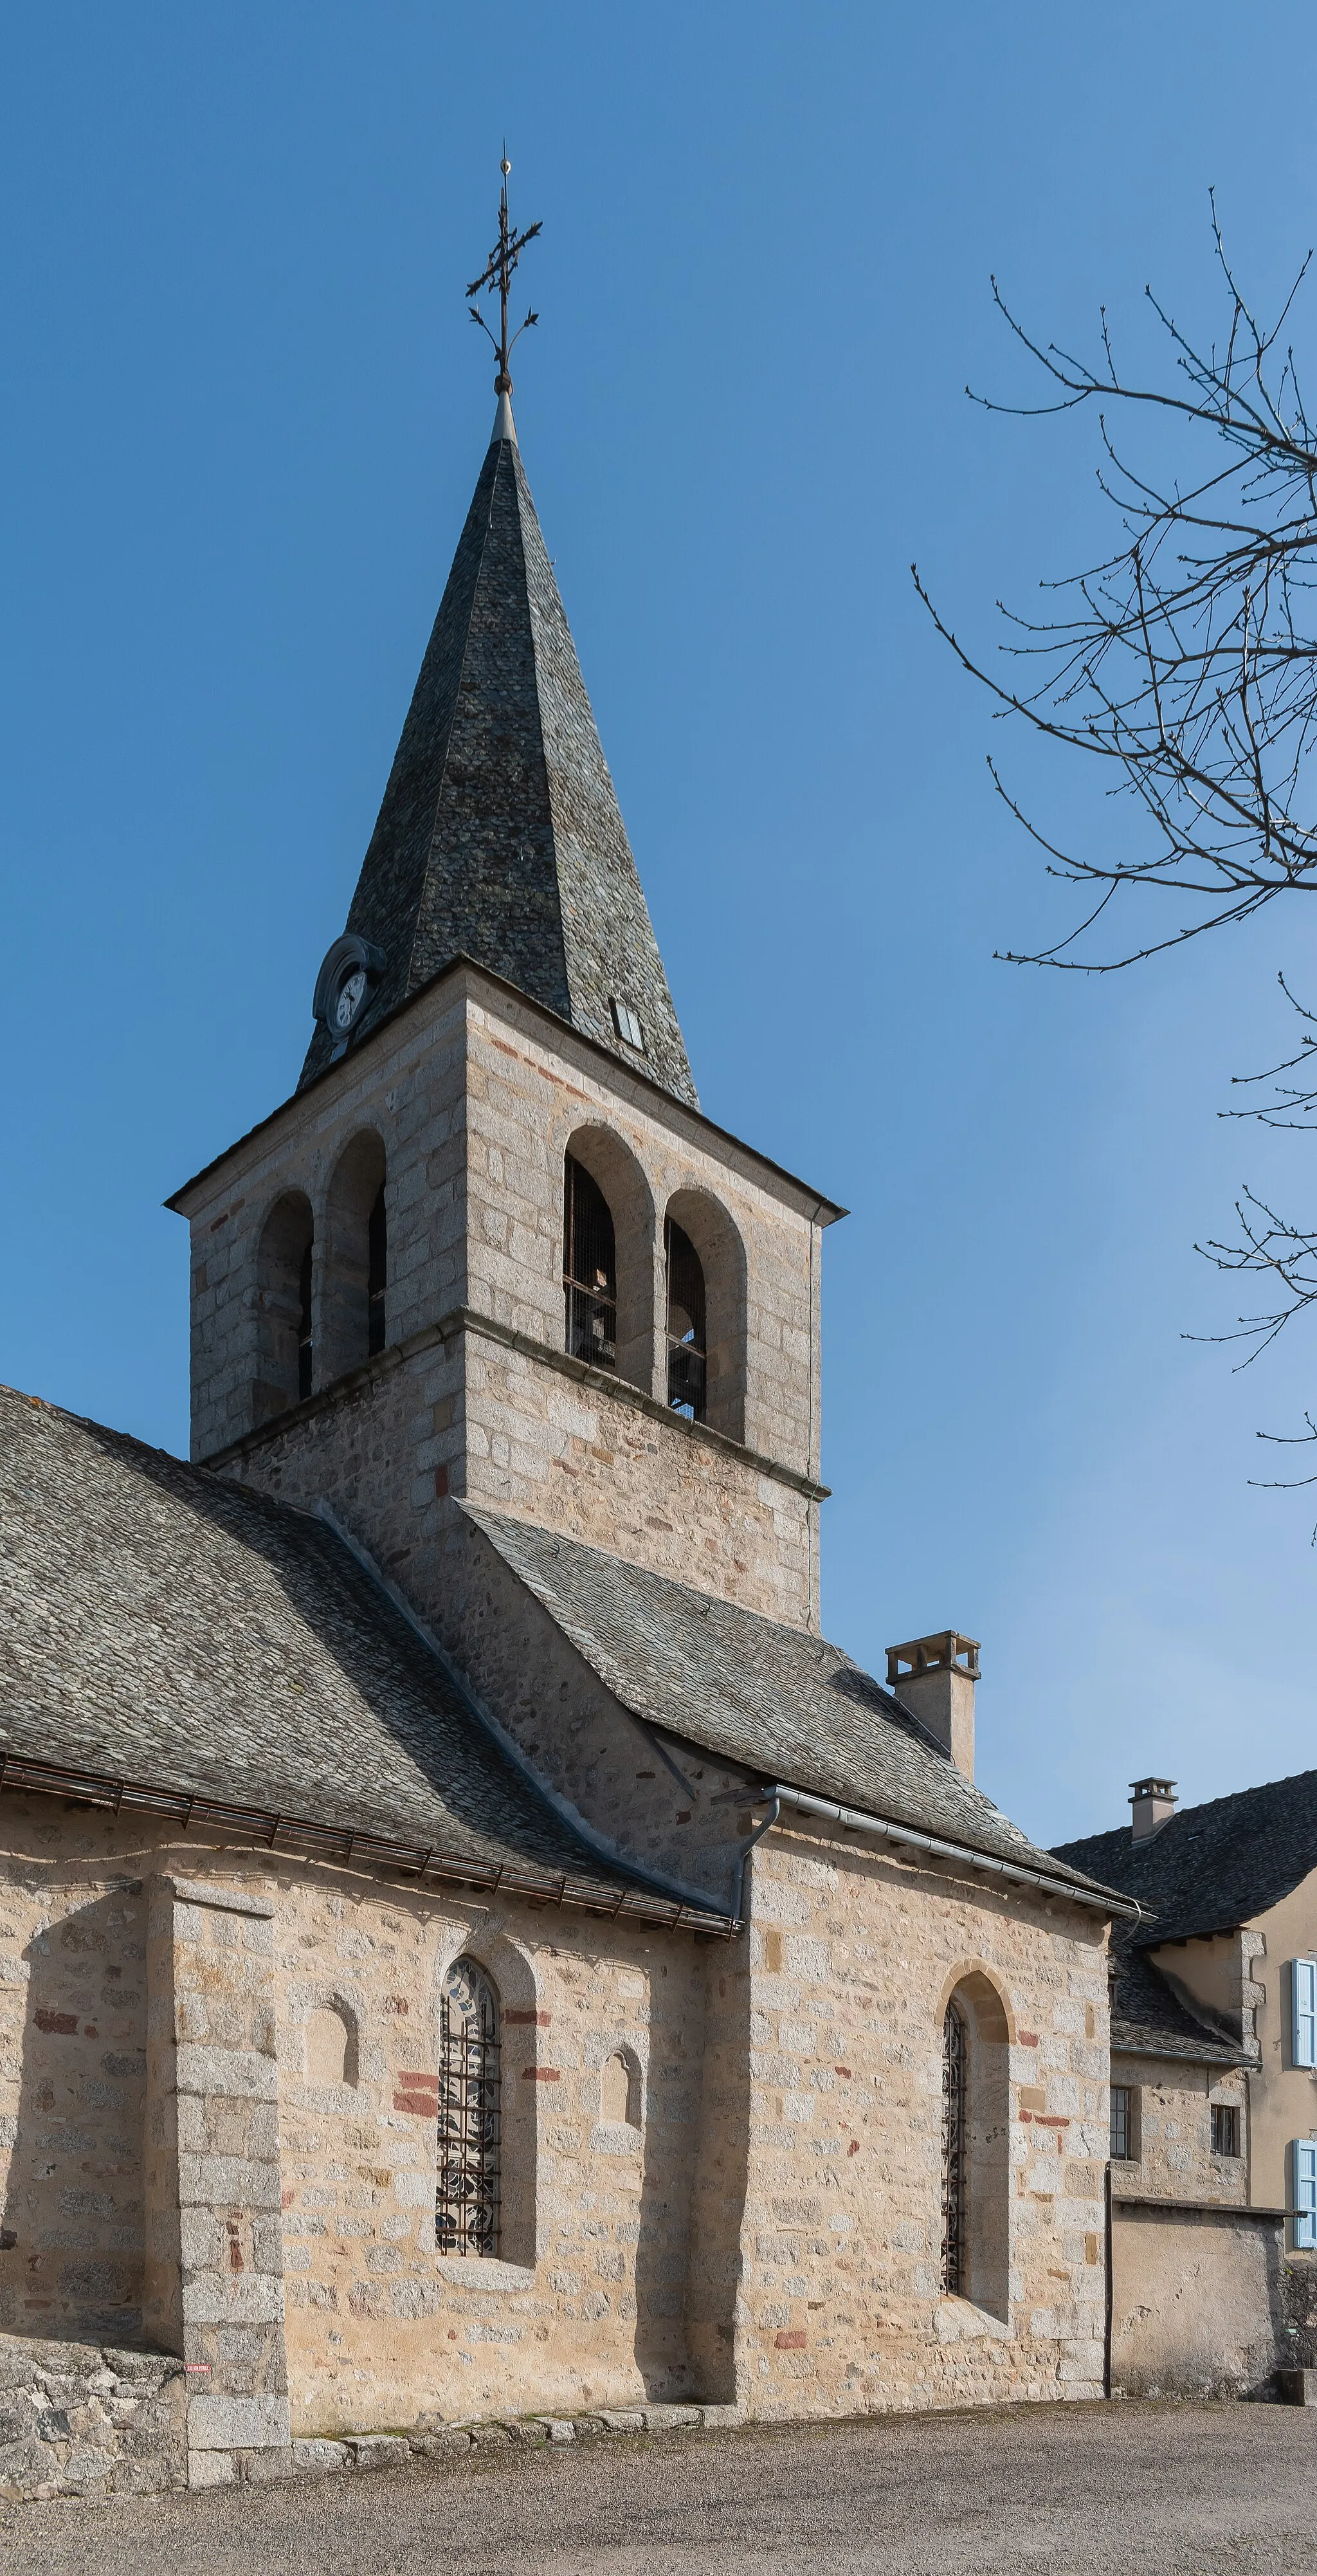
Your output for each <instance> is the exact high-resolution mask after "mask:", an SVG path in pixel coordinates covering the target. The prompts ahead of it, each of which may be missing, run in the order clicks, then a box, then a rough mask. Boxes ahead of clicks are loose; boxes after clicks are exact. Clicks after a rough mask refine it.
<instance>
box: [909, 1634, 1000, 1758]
mask: <svg viewBox="0 0 1317 2576" xmlns="http://www.w3.org/2000/svg"><path fill="white" fill-rule="evenodd" d="M902 1665H904V1666H905V1667H906V1669H905V1671H902V1669H901V1667H902ZM978 1677H979V1649H978V1642H977V1640H976V1639H975V1638H973V1637H962V1636H960V1635H959V1634H958V1632H957V1631H956V1629H954V1628H944V1629H943V1631H942V1633H941V1635H940V1636H937V1637H916V1639H915V1641H914V1643H913V1645H909V1646H889V1647H888V1649H887V1687H888V1689H889V1691H892V1692H894V1694H895V1696H896V1697H897V1699H899V1700H900V1702H901V1705H902V1707H903V1708H908V1709H909V1710H910V1712H911V1714H912V1716H914V1717H917V1718H920V1719H921V1720H922V1722H923V1724H924V1725H925V1726H926V1727H927V1728H928V1730H929V1732H930V1734H932V1735H935V1736H936V1737H937V1740H938V1742H939V1744H944V1745H945V1746H946V1749H947V1751H948V1753H949V1754H950V1756H951V1759H952V1761H953V1762H954V1763H955V1766H956V1769H957V1770H958V1771H963V1772H964V1774H965V1777H966V1779H967V1780H972V1779H973V1777H974V1685H975V1683H976V1681H977V1680H978Z"/></svg>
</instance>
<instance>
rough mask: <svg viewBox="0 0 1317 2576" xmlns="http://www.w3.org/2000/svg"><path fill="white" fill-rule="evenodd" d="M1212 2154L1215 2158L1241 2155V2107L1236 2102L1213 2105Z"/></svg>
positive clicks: (1215, 2103)
mask: <svg viewBox="0 0 1317 2576" xmlns="http://www.w3.org/2000/svg"><path fill="white" fill-rule="evenodd" d="M1212 2153H1213V2155H1214V2156H1237V2155H1238V2153H1239V2106H1238V2104H1237V2103H1235V2102H1214V2103H1213V2104H1212Z"/></svg>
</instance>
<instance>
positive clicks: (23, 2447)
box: [0, 2334, 187, 2503]
mask: <svg viewBox="0 0 1317 2576" xmlns="http://www.w3.org/2000/svg"><path fill="white" fill-rule="evenodd" d="M186 2385H187V2383H186V2379H185V2377H184V2372H183V2365H182V2363H181V2362H180V2361H176V2360H175V2359H174V2358H173V2356H172V2355H171V2354H169V2353H153V2352H140V2351H134V2350H129V2351H119V2350H117V2349H115V2348H114V2347H113V2346H111V2347H110V2348H109V2349H102V2348H100V2347H99V2346H97V2345H96V2344H81V2343H69V2342H64V2341H50V2342H42V2341H41V2340H40V2339H36V2338H33V2337H31V2336H28V2335H7V2334H0V2501H3V2502H6V2503H18V2502H19V2501H20V2500H22V2499H25V2498H35V2499H36V2500H37V2501H38V2502H42V2501H44V2500H45V2499H46V2498H48V2497H50V2496H77V2497H79V2498H81V2499H89V2498H91V2497H94V2496H107V2495H158V2494H160V2492H161V2491H162V2490H163V2489H164V2488H167V2487H183V2486H186V2485H187V2426H186V2394H185V2392H186Z"/></svg>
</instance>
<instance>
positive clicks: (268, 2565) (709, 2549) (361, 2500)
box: [0, 2404, 1317, 2576]
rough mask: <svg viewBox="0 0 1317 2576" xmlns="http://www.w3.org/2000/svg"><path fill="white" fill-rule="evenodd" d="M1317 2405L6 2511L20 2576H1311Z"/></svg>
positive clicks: (983, 2425)
mask: <svg viewBox="0 0 1317 2576" xmlns="http://www.w3.org/2000/svg"><path fill="white" fill-rule="evenodd" d="M1315 2468H1317V2414H1309V2413H1307V2412H1305V2411H1304V2410H1302V2409H1301V2408H1290V2407H1279V2406H1160V2405H1152V2404H1141V2405H1127V2406H1092V2405H1088V2406H1075V2407H1059V2406H1058V2407H1047V2408H1043V2407H1040V2408H1038V2409H1037V2410H1034V2409H1031V2408H1024V2407H1021V2408H1019V2409H1018V2410H1015V2411H1013V2412H1011V2413H999V2414H973V2415H942V2416H923V2417H921V2418H920V2419H919V2420H918V2421H915V2422H910V2421H894V2420H891V2419H885V2420H884V2419H880V2420H878V2421H876V2422H872V2423H864V2424H827V2425H814V2426H803V2427H802V2426H794V2427H791V2428H790V2429H787V2430H774V2431H771V2432H770V2431H760V2430H748V2431H745V2432H736V2433H715V2434H701V2433H666V2434H661V2435H658V2436H654V2437H648V2438H639V2439H636V2438H629V2437H612V2438H609V2439H601V2440H598V2441H595V2442H592V2443H590V2444H588V2445H585V2444H582V2445H581V2446H580V2447H579V2448H578V2449H572V2450H568V2451H556V2452H544V2451H533V2452H515V2453H509V2452H506V2451H493V2452H486V2453H484V2454H483V2455H473V2456H472V2457H471V2458H470V2459H467V2460H462V2461H459V2462H457V2463H447V2462H445V2463H440V2464H434V2463H431V2462H428V2461H426V2462H417V2463H415V2464H414V2465H413V2466H412V2467H410V2468H404V2469H397V2470H380V2471H376V2472H371V2473H369V2474H365V2473H358V2474H355V2475H353V2474H340V2475H338V2476H333V2477H326V2478H318V2479H302V2480H299V2481H297V2482H296V2483H295V2484H291V2485H286V2486H275V2487H249V2488H246V2489H236V2490H232V2491H230V2492H228V2493H220V2494H205V2495H196V2496H151V2497H143V2498H140V2499H137V2498H134V2499H128V2498H118V2499H116V2500H114V2501H113V2502H111V2503H108V2504H95V2505H94V2504H45V2505H24V2506H21V2507H19V2508H17V2509H16V2510H15V2509H12V2508H11V2509H10V2510H9V2511H8V2512H5V2511H3V2510H0V2565H3V2567H4V2568H6V2569H9V2568H12V2569H14V2570H15V2571H19V2570H21V2571H22V2576H84V2571H85V2576H138V2571H139V2570H140V2571H147V2570H149V2571H150V2576H248V2571H259V2576H268V2571H271V2570H278V2571H280V2576H282V2571H284V2570H287V2571H288V2572H289V2576H422V2571H424V2576H434V2571H440V2576H442V2571H452V2576H505V2571H506V2576H522V2571H526V2570H530V2571H533V2576H766V2571H768V2570H770V2569H771V2570H773V2571H779V2570H781V2569H782V2568H784V2567H790V2568H791V2569H792V2570H793V2576H796V2571H803V2576H860V2571H863V2576H871V2571H873V2576H876V2571H878V2570H880V2569H881V2570H882V2571H883V2576H995V2571H996V2570H998V2569H1002V2570H1005V2569H1007V2568H1009V2569H1010V2570H1011V2571H1012V2576H1031V2571H1035V2570H1036V2571H1038V2576H1108V2571H1111V2576H1131V2571H1142V2570H1148V2571H1153V2570H1155V2571H1156V2576H1253V2571H1254V2570H1257V2571H1259V2576H1261V2571H1264V2570H1265V2576H1314V2571H1317V2504H1315V2502H1314V2469H1315Z"/></svg>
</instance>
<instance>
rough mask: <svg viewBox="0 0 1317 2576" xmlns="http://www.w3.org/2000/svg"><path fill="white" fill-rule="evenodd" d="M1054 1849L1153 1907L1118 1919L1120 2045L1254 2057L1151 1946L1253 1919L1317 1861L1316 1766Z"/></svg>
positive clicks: (1116, 2029)
mask: <svg viewBox="0 0 1317 2576" xmlns="http://www.w3.org/2000/svg"><path fill="white" fill-rule="evenodd" d="M1055 1856H1056V1858H1057V1859H1058V1860H1063V1861H1066V1862H1068V1864H1069V1866H1070V1867H1071V1868H1072V1869H1085V1870H1091V1871H1092V1872H1093V1873H1094V1875H1095V1876H1096V1877H1099V1878H1101V1879H1102V1880H1103V1881H1104V1882H1105V1884H1106V1885H1107V1886H1108V1887H1118V1888H1120V1889H1122V1891H1123V1892H1124V1893H1125V1894H1126V1895H1127V1896H1133V1897H1136V1898H1137V1900H1138V1902H1139V1904H1140V1905H1141V1906H1142V1907H1143V1908H1144V1909H1145V1914H1146V1917H1147V1919H1146V1920H1145V1921H1144V1922H1143V1923H1141V1924H1139V1925H1137V1926H1135V1927H1133V1928H1132V1929H1131V1927H1129V1926H1128V1925H1123V1926H1120V1927H1118V1929H1117V1931H1116V1933H1115V1934H1114V1936H1113V1945H1112V1946H1113V1954H1114V1957H1115V1961H1116V1993H1115V2003H1114V2011H1113V2019H1112V2044H1113V2046H1114V2047H1117V2048H1143V2049H1148V2050H1155V2051H1156V2052H1157V2053H1159V2054H1161V2055H1164V2056H1168V2057H1193V2058H1198V2059H1202V2060H1204V2061H1205V2062H1207V2063H1212V2062H1215V2061H1218V2060H1222V2059H1225V2060H1228V2061H1229V2062H1230V2063H1231V2064H1237V2063H1242V2062H1245V2061H1244V2057H1243V2052H1241V2051H1240V2049H1239V2048H1238V2047H1237V2045H1236V2043H1235V2042H1234V2040H1233V2039H1232V2038H1231V2036H1230V2034H1229V2033H1228V2032H1227V2031H1226V2030H1225V2029H1224V2028H1223V2027H1222V2026H1221V2025H1219V2024H1217V2023H1214V2022H1213V2021H1212V2019H1211V2016H1210V2015H1209V2014H1207V2013H1206V2012H1203V2011H1202V2010H1201V2008H1199V2007H1194V2008H1193V2009H1192V2010H1190V2009H1189V2008H1188V2007H1187V2006H1185V2005H1184V2004H1182V2003H1181V2001H1180V1999H1179V1997H1178V1996H1177V1995H1175V1994H1174V1993H1173V1992H1172V1990H1171V1988H1170V1986H1169V1985H1168V1984H1167V1983H1166V1980H1165V1978H1164V1977H1163V1976H1162V1975H1161V1973H1160V1971H1159V1969H1158V1968H1157V1966H1156V1965H1155V1963H1154V1962H1153V1961H1152V1960H1151V1959H1149V1958H1148V1957H1146V1955H1144V1954H1145V1953H1146V1952H1147V1951H1149V1950H1155V1949H1156V1948H1157V1947H1158V1945H1159V1944H1160V1943H1162V1942H1166V1941H1188V1940H1193V1939H1195V1938H1198V1937H1201V1936H1204V1935H1206V1934H1208V1933H1212V1932H1230V1931H1233V1930H1234V1929H1235V1927H1236V1925H1238V1924H1244V1923H1250V1922H1252V1921H1253V1919H1254V1918H1255V1916H1257V1915H1259V1914H1265V1913H1266V1912H1267V1910H1268V1908H1269V1907H1270V1906H1272V1905H1277V1904H1279V1902H1280V1899H1281V1898H1282V1897H1283V1896H1288V1895H1289V1894H1290V1892H1291V1890H1292V1889H1293V1888H1295V1887H1297V1886H1298V1885H1299V1883H1300V1881H1301V1880H1303V1879H1305V1878H1306V1877H1307V1876H1308V1873H1309V1871H1310V1870H1313V1869H1317V1771H1299V1772H1297V1773H1296V1774H1295V1776H1294V1777H1293V1779H1290V1780H1271V1781H1268V1782H1267V1783H1266V1784H1265V1785H1264V1786H1263V1787H1262V1788H1260V1789H1240V1790H1237V1791H1236V1793H1235V1795H1234V1796H1233V1797H1230V1798H1212V1799H1209V1800H1208V1801H1207V1803H1206V1804H1205V1805H1203V1806H1201V1807H1181V1808H1180V1809H1179V1811H1178V1813H1177V1814H1175V1815H1174V1816H1172V1817H1170V1818H1169V1819H1168V1821H1167V1823H1166V1824H1164V1825H1163V1826H1162V1827H1161V1829H1160V1831H1159V1832H1158V1833H1155V1834H1150V1835H1148V1836H1147V1837H1146V1838H1145V1839H1144V1840H1143V1841H1142V1842H1138V1843H1136V1842H1135V1841H1134V1838H1133V1836H1132V1834H1131V1832H1130V1829H1129V1826H1128V1825H1126V1826H1124V1827H1121V1828H1118V1829H1117V1830H1116V1831H1115V1832H1114V1833H1109V1834H1088V1835H1085V1836H1084V1838H1083V1839H1082V1840H1081V1841H1079V1842H1073V1843H1062V1844H1060V1845H1059V1846H1058V1849H1057V1852H1056V1855H1055Z"/></svg>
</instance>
